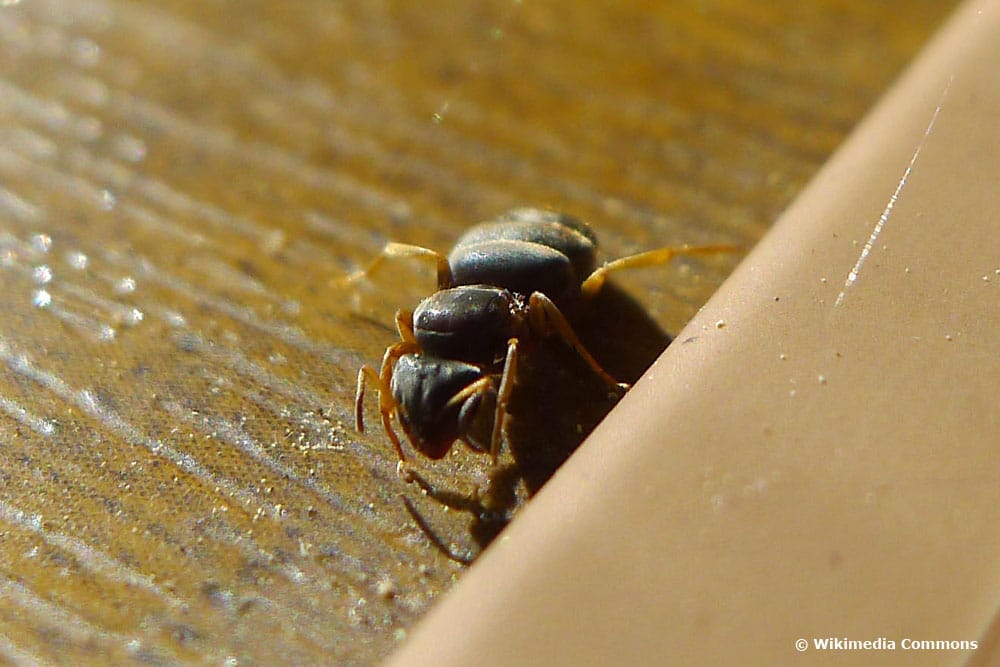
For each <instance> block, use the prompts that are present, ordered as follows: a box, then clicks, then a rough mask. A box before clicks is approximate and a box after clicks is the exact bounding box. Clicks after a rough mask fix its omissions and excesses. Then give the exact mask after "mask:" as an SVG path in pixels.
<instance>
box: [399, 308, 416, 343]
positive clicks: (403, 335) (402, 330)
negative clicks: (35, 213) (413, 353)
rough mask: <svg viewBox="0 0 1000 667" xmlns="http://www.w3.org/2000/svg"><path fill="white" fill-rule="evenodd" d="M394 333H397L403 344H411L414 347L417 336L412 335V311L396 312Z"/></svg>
mask: <svg viewBox="0 0 1000 667" xmlns="http://www.w3.org/2000/svg"><path fill="white" fill-rule="evenodd" d="M396 331H398V332H399V339H400V340H401V341H403V342H404V343H413V344H414V345H416V343H417V336H416V334H414V333H413V311H412V310H397V311H396Z"/></svg>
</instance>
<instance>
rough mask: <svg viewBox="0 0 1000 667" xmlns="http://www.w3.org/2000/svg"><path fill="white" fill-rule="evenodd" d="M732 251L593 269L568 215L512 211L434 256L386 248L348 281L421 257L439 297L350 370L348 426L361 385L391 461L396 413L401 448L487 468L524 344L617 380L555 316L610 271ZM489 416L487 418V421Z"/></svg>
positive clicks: (586, 244) (583, 232)
mask: <svg viewBox="0 0 1000 667" xmlns="http://www.w3.org/2000/svg"><path fill="white" fill-rule="evenodd" d="M735 250H737V248H735V247H732V246H721V245H720V246H698V247H688V246H683V247H679V248H658V249H655V250H650V251H647V252H642V253H639V254H635V255H629V256H627V257H622V258H620V259H616V260H613V261H611V262H607V263H605V264H603V265H602V266H599V267H598V266H597V258H596V254H597V237H596V235H595V234H594V232H593V231H592V230H591V229H590V227H588V226H587V225H586V224H584V223H583V222H581V221H580V220H577V219H576V218H573V217H571V216H568V215H564V214H560V213H554V212H550V211H544V210H540V209H534V208H521V209H515V210H513V211H510V212H508V213H506V214H505V215H503V216H501V217H500V218H498V219H497V220H495V221H492V222H484V223H481V224H478V225H476V226H474V227H472V228H471V229H469V230H468V231H467V232H466V233H465V234H463V235H462V236H461V237H460V238H459V239H458V241H457V242H456V243H455V247H454V248H453V249H452V251H451V253H450V254H449V255H448V256H447V257H444V256H443V255H441V254H439V253H437V252H435V251H433V250H429V249H427V248H422V247H419V246H412V245H405V244H400V243H388V244H387V245H386V246H385V248H384V249H383V251H382V253H381V254H380V255H379V256H378V257H376V258H375V260H374V261H372V263H371V264H370V265H369V266H368V267H367V268H365V269H364V270H362V271H358V272H356V273H354V274H352V275H351V276H350V277H348V278H347V281H348V282H353V281H355V280H358V279H361V278H363V277H366V276H371V275H372V274H373V273H375V272H376V271H377V270H378V269H379V267H380V266H381V265H382V264H383V262H384V261H385V260H386V259H387V258H400V257H416V258H423V259H430V260H432V261H434V262H435V264H436V266H437V286H438V291H437V292H435V293H434V294H432V295H430V296H429V297H427V298H426V299H424V300H423V301H421V302H420V303H419V304H418V305H417V307H416V308H415V309H414V310H413V311H412V312H411V311H402V310H401V311H398V312H397V313H396V328H397V330H398V331H399V336H400V339H401V340H400V341H399V342H397V343H394V344H392V345H390V346H389V347H388V348H386V351H385V355H384V356H383V358H382V365H381V368H380V370H379V371H378V372H376V371H375V370H374V369H373V368H371V367H370V366H367V365H366V366H363V367H362V368H361V370H360V371H359V372H358V385H357V394H356V397H355V420H356V426H357V429H358V431H360V432H364V414H363V401H364V395H365V386H366V383H367V382H372V383H374V384H375V385H376V386H377V387H378V392H379V413H380V415H381V418H382V426H383V428H384V429H385V432H386V434H387V435H388V436H389V439H390V440H391V441H392V444H393V446H394V447H395V449H396V454H397V455H398V456H399V471H400V474H401V476H402V477H404V479H407V480H411V481H412V480H413V476H412V474H410V473H409V472H408V471H406V474H404V471H405V465H406V455H405V454H404V452H403V446H402V443H401V442H400V439H399V436H398V435H397V434H396V432H395V430H394V429H393V427H392V418H393V416H395V418H396V420H397V421H398V423H399V425H400V426H401V427H402V429H403V432H404V434H405V435H406V438H407V440H408V441H409V442H410V444H411V445H412V446H413V447H414V448H415V449H416V450H417V451H419V452H420V453H421V454H423V455H424V456H426V457H428V458H431V459H439V458H441V457H443V456H444V455H445V454H447V453H448V451H449V450H450V449H451V446H452V445H453V444H454V442H455V441H456V440H461V441H462V442H464V443H465V444H466V445H467V446H469V447H470V448H472V449H474V450H477V451H481V452H489V454H490V456H491V459H492V462H493V464H494V465H495V464H496V462H497V455H498V453H499V450H500V444H501V440H502V439H504V437H505V421H506V417H507V408H508V403H509V399H510V395H511V390H512V388H513V385H514V380H515V377H516V375H517V366H518V355H519V347H520V344H521V341H527V340H529V339H530V338H531V337H533V336H534V337H537V336H549V335H552V334H555V335H557V336H559V337H560V338H561V339H562V340H563V341H564V342H565V343H566V344H567V345H569V346H570V347H571V348H572V349H573V350H575V351H576V352H577V354H579V356H580V357H581V358H582V359H583V360H584V361H585V362H586V363H587V365H588V366H589V367H590V368H591V369H592V370H593V371H594V373H596V374H597V376H598V377H600V378H601V379H602V380H603V381H604V382H605V383H606V384H607V386H608V387H609V388H610V389H611V390H612V391H613V392H615V393H622V392H624V391H626V390H627V389H628V385H627V384H624V383H620V382H618V381H616V380H615V379H614V378H613V377H611V376H610V375H609V374H608V373H607V372H606V371H605V370H604V369H603V368H601V366H600V364H599V363H598V362H597V361H596V360H595V359H594V357H593V356H591V354H590V352H588V351H587V349H586V348H585V347H584V345H583V343H582V342H581V341H580V339H579V338H578V337H577V335H576V333H575V332H574V330H573V327H572V326H571V325H570V323H569V320H568V319H567V317H566V316H565V315H564V314H563V313H564V311H565V312H566V313H569V314H570V315H571V316H572V315H575V314H576V313H577V312H578V310H579V309H580V308H581V307H582V306H583V305H584V304H585V302H586V301H587V300H588V299H589V298H591V297H593V296H594V295H596V294H597V293H598V292H599V291H600V289H601V287H602V285H603V284H604V282H605V279H606V278H607V275H608V274H609V273H610V272H612V271H617V270H620V269H627V268H634V267H643V266H653V265H657V264H663V263H665V262H667V261H669V260H670V259H671V258H673V257H675V256H677V255H708V254H714V253H721V252H733V251H735ZM490 416H492V419H490Z"/></svg>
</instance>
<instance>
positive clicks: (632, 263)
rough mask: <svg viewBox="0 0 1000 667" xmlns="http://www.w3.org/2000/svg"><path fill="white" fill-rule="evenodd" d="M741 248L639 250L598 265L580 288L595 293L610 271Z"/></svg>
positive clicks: (713, 247)
mask: <svg viewBox="0 0 1000 667" xmlns="http://www.w3.org/2000/svg"><path fill="white" fill-rule="evenodd" d="M742 250H743V248H741V247H739V246H732V245H705V246H680V247H677V248H657V249H656V250H647V251H646V252H640V253H638V254H636V255H629V256H628V257H621V258H619V259H616V260H613V261H611V262H607V263H606V264H604V265H603V266H600V267H598V268H597V269H596V270H595V271H594V272H593V273H591V274H590V275H589V276H588V277H587V279H586V280H584V281H583V284H582V285H581V286H580V290H581V291H582V292H583V295H584V296H588V297H589V296H593V295H594V294H597V292H598V291H600V289H601V287H602V286H603V285H604V281H605V280H606V279H607V277H608V274H609V273H611V272H612V271H619V270H621V269H636V268H640V267H644V266H657V265H659V264H666V263H667V262H669V261H670V260H671V259H673V258H674V257H677V256H678V255H715V254H718V253H726V252H740V251H742Z"/></svg>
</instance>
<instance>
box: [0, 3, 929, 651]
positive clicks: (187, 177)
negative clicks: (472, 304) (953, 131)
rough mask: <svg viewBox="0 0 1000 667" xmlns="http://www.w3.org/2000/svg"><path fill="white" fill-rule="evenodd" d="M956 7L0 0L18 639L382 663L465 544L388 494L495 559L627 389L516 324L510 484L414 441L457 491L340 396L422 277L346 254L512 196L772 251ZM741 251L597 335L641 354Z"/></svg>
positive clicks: (620, 230) (444, 243)
mask: <svg viewBox="0 0 1000 667" xmlns="http://www.w3.org/2000/svg"><path fill="white" fill-rule="evenodd" d="M948 8H949V3H947V2H941V1H940V0H916V1H915V0H905V1H904V0H894V1H892V2H879V3H858V2H845V1H843V0H817V1H815V2H807V3H804V2H802V1H801V0H778V1H776V2H769V3H760V2H756V1H749V0H710V1H708V2H706V1H704V0H690V1H678V2H643V1H634V2H633V1H627V2H614V3H589V2H585V3H581V2H577V1H575V0H528V1H525V2H513V1H512V0H496V1H491V2H454V1H450V2H444V1H428V2H420V3H414V2H411V1H409V0H398V1H387V2H383V1H377V0H357V1H353V2H335V3H334V2H329V1H328V0H295V1H291V2H272V1H263V0H241V1H240V2H224V1H222V0H171V1H170V2H159V1H154V0H21V1H20V2H16V1H15V2H11V1H10V0H7V1H2V0H0V293H2V295H3V299H2V301H0V662H3V661H6V662H11V663H15V664H19V663H20V664H25V663H26V664H50V663H54V664H74V665H75V664H87V663H91V664H100V665H104V664H123V663H124V664H128V663H131V662H143V663H154V664H155V663H166V664H173V663H205V664H211V665H219V664H230V665H231V664H277V663H281V662H286V663H298V664H314V663H324V662H327V663H330V662H332V663H338V664H371V663H374V662H378V661H379V660H380V659H382V658H383V657H384V656H386V655H387V654H388V653H389V652H390V651H391V650H392V649H393V648H394V647H395V646H396V645H397V643H398V642H399V641H400V639H401V638H402V637H404V636H405V634H406V631H407V629H408V628H409V627H410V626H411V625H412V624H413V623H414V622H415V621H416V620H417V619H418V618H420V617H421V616H422V614H423V613H424V612H425V611H426V610H427V609H428V608H430V607H431V605H432V604H433V603H434V601H435V600H436V599H437V598H438V596H439V595H440V594H441V593H442V592H444V591H446V590H448V588H449V587H450V586H451V585H452V584H453V582H454V581H456V580H457V579H458V578H459V577H460V576H461V575H462V573H463V572H464V571H465V570H464V568H463V567H462V566H460V565H459V564H457V563H455V562H452V561H451V560H449V559H448V558H446V557H445V556H444V555H443V554H442V553H440V552H439V551H438V550H437V549H436V548H435V547H434V546H433V545H432V544H431V543H430V542H429V540H428V538H427V535H426V534H425V533H424V532H423V531H421V530H420V529H419V528H418V527H417V525H416V523H415V522H414V520H413V519H412V518H411V516H410V514H409V513H408V512H407V511H406V509H405V507H404V505H403V502H402V500H401V499H402V498H406V499H409V500H410V501H411V502H412V503H413V504H414V505H415V506H416V507H417V509H418V510H419V511H420V513H421V514H422V515H423V516H425V517H426V520H427V522H428V525H429V526H430V527H431V528H432V529H433V530H434V531H435V532H436V533H437V534H439V535H440V536H441V539H442V540H443V541H444V542H446V543H448V544H453V545H454V547H453V548H454V549H455V551H456V552H457V553H458V555H463V556H466V555H474V554H475V553H477V552H478V550H479V549H480V548H481V545H483V544H485V543H486V542H488V540H489V538H490V536H491V535H492V534H495V532H496V531H497V530H498V529H499V528H500V527H502V525H503V524H504V522H505V521H506V520H507V519H508V518H509V517H511V516H513V515H514V514H515V513H516V512H517V511H518V507H519V503H520V502H521V501H522V500H523V498H524V497H525V496H526V495H528V493H529V492H530V490H531V489H532V488H537V486H538V485H539V484H540V483H541V480H542V479H543V478H544V475H543V474H538V472H537V469H539V468H546V467H549V468H550V467H551V465H550V464H551V463H552V462H553V461H558V459H559V458H560V457H561V456H565V455H566V454H567V453H568V451H569V450H570V449H572V447H573V446H574V445H575V444H576V443H578V442H579V440H580V439H581V438H582V437H583V435H584V434H585V433H586V432H587V431H588V430H589V428H590V427H591V426H593V425H594V424H595V423H596V422H597V420H598V419H599V418H600V417H601V415H602V414H603V413H604V412H606V411H607V410H608V409H609V408H610V407H611V404H612V402H611V401H609V400H608V399H607V392H606V391H605V390H604V388H603V386H602V385H601V384H600V383H599V382H598V383H597V384H596V386H597V391H596V392H595V390H594V382H593V378H592V375H591V374H588V372H587V371H586V369H585V368H584V369H583V370H580V369H579V366H580V364H579V362H578V361H576V360H575V358H574V357H573V355H572V354H568V353H566V351H565V350H564V349H563V348H561V347H560V346H559V345H558V344H552V345H548V346H542V349H541V351H539V352H536V353H535V354H532V355H528V354H526V355H525V358H526V359H527V360H528V362H526V364H525V373H524V374H523V377H524V381H523V382H522V383H520V384H519V385H518V387H517V391H516V392H515V396H514V408H515V409H514V410H512V414H513V418H512V419H511V424H510V425H511V438H510V443H509V445H510V446H509V447H508V448H507V449H506V450H505V451H506V452H507V454H505V455H506V456H507V457H508V458H507V459H505V467H504V469H503V472H504V475H505V478H504V479H497V478H498V477H500V476H499V475H498V476H494V478H493V479H492V482H494V483H493V484H492V485H491V486H490V489H489V491H490V496H489V497H488V500H489V501H490V504H491V506H490V507H488V508H486V509H488V510H490V511H489V512H481V511H479V510H478V509H477V508H476V507H474V506H472V507H470V506H469V498H470V496H471V493H472V490H473V489H474V488H475V487H476V486H477V485H479V486H483V487H485V485H486V483H487V481H488V472H489V466H488V464H487V463H486V462H485V461H484V460H483V457H481V456H474V455H472V454H469V453H468V452H465V451H463V450H462V448H457V449H456V450H455V454H454V455H453V456H450V457H449V458H447V459H446V460H443V461H439V462H433V463H428V462H419V464H420V467H421V470H423V471H424V472H425V473H426V475H427V476H428V478H429V479H430V481H431V482H432V483H433V484H434V485H435V486H436V487H437V488H438V490H440V491H443V492H448V493H450V496H447V497H445V498H444V499H445V500H449V501H452V504H456V502H458V504H459V505H460V504H461V502H460V501H465V502H466V506H465V507H466V510H469V509H471V510H473V511H471V512H470V511H463V510H462V509H461V508H457V509H451V510H449V509H448V508H447V507H446V506H445V505H444V504H443V503H442V502H438V501H436V500H434V499H432V498H430V497H424V496H423V495H422V494H421V493H420V491H419V489H417V488H416V487H415V486H414V485H407V484H404V483H403V482H401V481H400V480H398V479H397V477H396V474H395V460H394V455H393V453H392V450H391V447H390V445H389V442H388V440H387V438H386V437H385V435H384V434H383V433H381V432H380V431H379V430H378V429H371V430H370V431H369V432H368V433H366V434H364V435H359V434H357V433H355V431H354V429H353V426H352V423H351V422H352V417H353V400H354V383H355V378H356V374H357V370H358V368H359V367H360V366H361V364H363V363H377V361H378V359H379V358H380V357H381V354H382V351H383V350H384V349H385V347H386V346H387V345H389V344H390V343H392V342H393V341H394V340H395V338H396V334H395V332H394V331H393V330H392V317H393V312H394V311H395V310H396V309H397V308H401V307H412V306H413V305H415V304H416V303H417V301H418V300H419V299H420V298H421V297H423V296H425V295H426V294H427V293H428V290H430V289H431V288H432V284H433V280H432V278H431V277H430V275H429V274H428V272H427V271H426V270H423V269H426V267H411V266H395V267H392V268H391V270H387V271H386V272H385V273H384V274H383V275H381V276H380V277H379V278H378V279H377V280H373V281H371V283H370V284H367V285H360V286H358V288H357V289H352V290H348V289H335V288H334V287H333V286H332V281H333V280H335V279H337V278H339V277H341V276H343V275H344V274H345V273H347V272H349V271H351V270H353V269H355V268H357V267H358V266H361V265H362V264H363V263H365V262H367V261H369V260H370V259H371V257H372V256H373V255H374V254H375V253H376V252H377V251H378V250H379V248H380V247H381V246H382V244H383V243H385V242H386V241H387V240H394V241H402V242H407V243H418V244H423V245H427V246H431V247H433V248H436V249H439V250H446V249H447V248H448V247H449V245H450V244H451V243H452V242H453V241H454V240H455V239H456V238H457V237H458V236H459V234H460V233H461V232H462V231H463V230H464V229H465V228H467V226H468V225H470V224H472V223H473V222H474V221H477V220H480V219H483V218H485V217H488V216H491V215H495V214H497V213H499V212H501V211H503V210H505V209H507V208H510V207H513V206H522V205H544V206H549V207H552V208H555V209H559V210H565V211H568V212H570V213H573V214H576V215H578V216H581V217H583V218H584V219H586V220H588V221H590V222H591V223H592V224H593V225H594V227H595V229H596V230H597V232H598V235H599V237H600V240H601V250H602V252H603V255H602V256H603V257H616V256H620V255H623V254H626V253H629V252H634V251H638V250H642V249H647V248H650V247H653V246H658V245H664V244H677V243H685V242H687V243H725V242H731V243H739V244H742V245H745V246H747V247H750V246H752V245H753V244H754V243H755V242H756V241H757V239H758V238H759V237H760V236H761V235H762V234H763V233H764V231H765V230H766V229H768V228H769V227H770V225H771V223H772V222H773V220H774V219H775V218H776V217H777V215H778V213H779V212H780V211H781V210H782V209H783V208H784V207H785V206H786V205H787V204H788V203H789V202H790V201H791V200H792V198H793V196H794V195H795V194H796V193H797V192H798V191H799V190H800V188H801V187H802V186H803V185H804V184H805V183H806V182H807V181H808V179H809V178H810V177H811V176H812V175H813V174H814V173H815V171H816V170H817V169H818V168H819V167H820V166H821V165H822V164H823V162H824V161H825V160H826V159H827V158H828V156H829V154H830V153H831V152H832V151H833V150H834V148H835V147H836V146H838V145H839V144H840V142H841V141H842V140H843V138H844V136H845V135H846V133H847V132H848V131H849V129H850V128H851V127H852V126H853V125H854V124H855V123H856V122H857V121H858V119H859V118H860V117H861V116H862V114H863V113H864V112H865V111H866V110H867V109H868V108H870V106H871V105H872V104H873V102H874V101H875V100H876V99H877V98H878V96H879V95H880V94H881V93H882V91H883V90H884V89H885V87H886V86H887V85H888V84H889V83H890V82H891V81H892V79H893V78H894V77H895V76H896V74H897V73H898V72H899V71H900V69H901V68H902V67H903V66H904V65H905V63H907V62H908V61H909V60H910V58H911V57H912V55H913V53H915V52H916V50H917V49H918V47H919V46H920V45H921V44H922V43H923V41H924V40H925V39H926V38H927V36H928V35H929V34H930V32H931V31H932V30H933V28H934V27H935V26H936V25H937V24H938V23H939V22H940V21H941V20H942V17H943V16H944V15H945V13H946V12H947V11H948ZM738 259H739V258H738V257H726V258H717V259H716V260H714V261H711V262H683V261H679V262H677V263H675V264H673V265H671V266H670V267H665V268H664V269H662V270H652V271H645V272H642V271H637V272H632V273H629V274H627V275H625V274H623V275H621V276H619V277H617V279H616V281H615V282H616V283H617V285H618V286H620V287H622V289H623V290H624V291H625V292H627V293H628V294H630V295H631V296H632V297H634V299H635V302H634V303H631V304H630V303H629V302H628V300H627V299H624V298H622V297H621V296H620V295H619V296H618V298H617V299H614V298H610V299H605V300H601V301H599V302H598V303H596V304H595V307H594V308H593V309H592V310H591V313H590V317H591V322H590V323H589V324H586V323H581V327H580V328H581V334H586V335H587V338H588V342H589V343H590V342H592V343H593V344H595V345H596V346H600V347H601V348H602V349H601V350H597V349H596V347H595V353H596V352H598V351H601V352H602V355H601V359H602V361H604V362H605V364H606V365H607V366H608V368H609V369H611V370H613V371H614V372H615V373H616V374H618V375H620V376H621V377H623V378H633V377H637V376H638V373H639V372H640V371H641V370H643V369H644V368H645V367H646V366H648V364H649V363H650V362H651V361H652V360H653V359H655V357H656V356H657V355H658V354H659V352H660V351H661V350H662V347H663V345H664V344H665V342H666V339H665V334H664V333H663V332H664V331H667V332H672V333H676V332H677V331H678V330H679V329H680V327H681V326H682V325H683V323H684V322H686V321H687V320H688V319H689V318H690V316H691V315H692V314H693V313H695V312H696V310H697V308H698V307H699V306H700V305H701V304H702V303H704V301H705V299H707V298H708V296H709V295H710V294H711V293H712V292H713V291H714V289H715V288H716V286H717V285H718V284H719V283H720V282H721V281H722V279H723V277H724V276H725V275H726V273H727V272H728V270H729V269H731V267H732V266H734V265H735V264H736V263H737V261H738ZM613 296H614V295H613V294H612V297H613ZM553 397H554V398H553ZM366 408H367V411H368V413H367V414H368V416H369V420H370V421H371V420H374V418H375V415H374V414H373V412H374V405H373V402H371V401H369V402H368V404H367V405H366ZM539 454H543V456H538V455H539ZM511 459H514V465H510V461H511ZM536 463H541V464H543V465H541V466H538V465H535V464H536ZM501 482H504V483H501ZM505 484H507V485H508V486H510V487H512V488H511V489H507V491H509V493H508V494H506V495H505V494H504V493H502V491H504V490H505V489H504V485H505ZM440 495H442V494H439V496H440ZM462 635H463V632H462V631H461V630H456V631H455V634H454V636H456V637H459V636H462Z"/></svg>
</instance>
